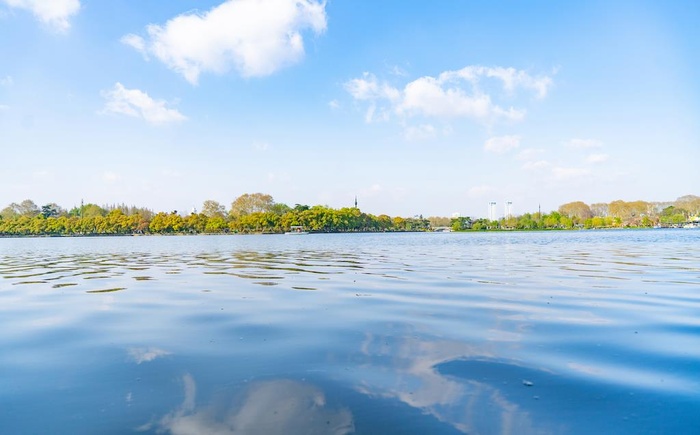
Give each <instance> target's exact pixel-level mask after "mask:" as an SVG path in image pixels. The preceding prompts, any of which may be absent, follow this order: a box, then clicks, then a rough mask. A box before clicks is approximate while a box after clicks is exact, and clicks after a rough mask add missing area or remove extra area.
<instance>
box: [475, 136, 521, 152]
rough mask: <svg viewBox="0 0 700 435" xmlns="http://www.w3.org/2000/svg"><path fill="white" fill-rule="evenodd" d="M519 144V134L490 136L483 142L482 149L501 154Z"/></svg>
mask: <svg viewBox="0 0 700 435" xmlns="http://www.w3.org/2000/svg"><path fill="white" fill-rule="evenodd" d="M519 146H520V136H498V137H492V138H490V139H488V140H487V141H486V143H484V151H486V152H490V153H496V154H503V153H505V152H507V151H510V150H512V149H514V148H517V147H519Z"/></svg>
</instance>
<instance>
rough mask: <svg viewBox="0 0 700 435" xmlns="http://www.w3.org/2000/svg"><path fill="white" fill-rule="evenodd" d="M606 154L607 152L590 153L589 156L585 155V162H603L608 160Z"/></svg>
mask: <svg viewBox="0 0 700 435" xmlns="http://www.w3.org/2000/svg"><path fill="white" fill-rule="evenodd" d="M608 157H609V156H608V155H607V154H591V155H590V156H588V157H586V162H588V163H603V162H604V161H606V160H608Z"/></svg>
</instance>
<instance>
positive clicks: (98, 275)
mask: <svg viewBox="0 0 700 435" xmlns="http://www.w3.org/2000/svg"><path fill="white" fill-rule="evenodd" d="M0 326H1V328H0V433H3V434H15V433H17V434H23V433H36V434H46V433H71V434H96V433H100V434H110V433H114V434H121V433H173V434H203V433H220V434H226V433H260V434H276V433H279V434H291V433H300V434H310V433H331V434H346V433H360V434H367V433H377V434H384V433H416V434H428V433H430V434H453V433H470V434H494V433H498V434H529V433H533V434H539V433H543V434H547V433H555V434H567V433H571V434H590V433H611V434H612V433H615V434H619V433H629V434H639V433H669V434H697V433H700V231H698V230H654V231H586V232H544V233H486V234H457V233H447V234H347V235H341V234H338V235H313V234H312V235H308V236H197V237H119V238H43V239H0Z"/></svg>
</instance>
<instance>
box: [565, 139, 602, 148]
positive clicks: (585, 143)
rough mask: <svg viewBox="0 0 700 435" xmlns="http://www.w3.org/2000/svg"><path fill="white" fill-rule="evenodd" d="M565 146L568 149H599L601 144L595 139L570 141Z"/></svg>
mask: <svg viewBox="0 0 700 435" xmlns="http://www.w3.org/2000/svg"><path fill="white" fill-rule="evenodd" d="M566 145H567V146H569V147H570V148H600V147H602V146H603V142H601V141H599V140H595V139H571V140H570V141H568V142H567V143H566Z"/></svg>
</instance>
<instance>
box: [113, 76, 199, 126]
mask: <svg viewBox="0 0 700 435" xmlns="http://www.w3.org/2000/svg"><path fill="white" fill-rule="evenodd" d="M101 94H102V97H103V98H105V99H106V100H107V101H106V103H105V107H104V112H107V113H108V112H111V113H121V114H123V115H128V116H133V117H135V118H142V119H145V120H146V121H148V122H149V123H151V124H156V125H160V124H167V123H170V122H177V121H184V120H185V119H187V118H186V117H185V116H184V115H183V114H182V113H180V112H178V111H177V110H175V109H169V108H167V107H165V106H166V103H165V101H162V100H154V99H153V98H151V97H150V96H148V94H147V93H145V92H143V91H140V90H138V89H126V88H125V87H124V85H122V84H121V83H116V84H115V85H114V87H113V88H112V89H110V90H106V91H102V92H101Z"/></svg>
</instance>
